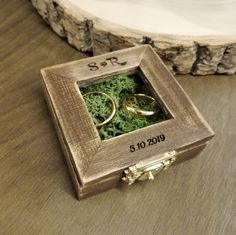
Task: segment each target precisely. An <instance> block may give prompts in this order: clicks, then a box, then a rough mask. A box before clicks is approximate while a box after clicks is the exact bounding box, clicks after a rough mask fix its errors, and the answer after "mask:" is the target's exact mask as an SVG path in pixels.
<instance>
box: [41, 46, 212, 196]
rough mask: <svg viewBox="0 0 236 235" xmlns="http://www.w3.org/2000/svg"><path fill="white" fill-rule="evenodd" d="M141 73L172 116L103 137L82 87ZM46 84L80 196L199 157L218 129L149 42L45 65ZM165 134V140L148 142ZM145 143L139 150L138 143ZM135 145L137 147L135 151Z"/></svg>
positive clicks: (49, 100)
mask: <svg viewBox="0 0 236 235" xmlns="http://www.w3.org/2000/svg"><path fill="white" fill-rule="evenodd" d="M135 72H139V73H140V74H142V76H143V79H144V80H145V81H146V83H147V84H148V86H150V89H151V90H152V93H153V96H154V97H156V98H157V99H158V100H159V101H160V102H161V104H162V107H163V110H164V111H165V112H166V113H167V114H168V115H169V119H168V120H166V121H163V122H161V123H157V124H154V125H151V126H148V127H145V128H142V129H139V130H136V131H133V132H130V133H127V134H123V135H121V136H119V137H115V138H111V139H109V140H105V141H102V140H101V138H100V136H99V134H98V131H97V129H96V127H95V125H94V123H93V121H92V119H91V117H90V114H89V112H88V110H87V107H86V104H85V102H84V100H83V96H82V95H81V92H80V89H79V87H80V86H87V85H90V84H93V83H98V82H100V81H103V80H106V79H110V78H111V77H112V76H114V75H117V74H133V73H135ZM42 75H43V86H44V91H45V95H46V98H47V102H48V105H49V107H50V110H51V113H52V116H53V119H54V122H55V124H56V129H57V132H58V136H59V139H60V142H61V145H62V147H63V149H64V154H65V157H66V160H67V163H68V166H69V170H70V173H71V176H72V179H73V182H74V185H75V188H76V191H77V194H78V198H79V199H81V198H85V197H87V196H90V195H94V194H96V193H99V192H102V191H105V190H107V189H110V188H112V187H115V186H118V185H120V184H121V183H123V184H124V183H125V182H123V181H122V180H121V178H123V180H124V181H126V182H128V183H129V184H132V183H133V182H135V181H137V180H139V179H153V175H154V174H155V173H157V172H159V171H160V170H163V169H166V168H167V166H168V165H170V164H171V163H172V162H174V160H175V162H174V164H175V163H178V162H181V161H184V160H187V159H189V158H192V157H194V156H196V155H197V154H198V153H199V152H200V151H201V150H202V149H203V148H204V147H205V146H206V144H207V143H208V141H209V140H210V139H211V138H212V137H213V135H214V133H213V131H212V129H211V128H210V126H209V125H208V124H207V122H206V121H205V120H204V118H203V117H202V115H201V114H200V113H199V111H198V110H197V108H196V107H195V106H194V104H193V103H192V102H191V100H190V99H189V97H188V96H187V95H186V94H185V92H184V91H183V89H182V88H181V86H180V85H179V84H178V82H177V81H176V79H175V78H174V77H173V76H172V74H171V73H170V72H169V71H168V69H167V68H166V66H165V65H164V64H163V62H162V61H161V60H160V58H159V57H158V55H157V54H156V53H155V52H154V51H153V49H152V48H151V47H150V46H140V47H134V48H129V49H125V50H120V51H116V52H112V53H108V54H104V55H101V56H97V57H92V58H86V59H83V60H79V61H74V62H70V63H66V64H63V65H57V66H53V67H49V68H45V69H43V70H42ZM159 135H164V136H165V138H164V141H159V142H157V143H156V144H152V145H148V142H149V140H150V139H152V138H155V137H157V136H159ZM142 142H145V147H144V148H140V149H138V147H137V146H138V144H139V143H142ZM131 146H134V147H135V148H136V151H131Z"/></svg>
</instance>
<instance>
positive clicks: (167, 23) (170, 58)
mask: <svg viewBox="0 0 236 235" xmlns="http://www.w3.org/2000/svg"><path fill="white" fill-rule="evenodd" d="M31 2H32V4H33V6H34V7H35V8H36V9H37V10H38V12H39V14H40V15H41V16H42V17H43V19H44V20H46V21H47V22H48V23H49V24H50V26H51V28H52V29H53V30H54V31H55V32H56V33H57V34H58V35H60V36H62V37H65V38H67V41H68V43H69V44H71V45H73V46H74V47H76V48H77V49H78V50H80V51H83V52H86V51H93V53H94V54H95V55H98V54H101V53H105V52H109V51H113V50H118V49H122V48H126V47H131V46H133V45H139V44H150V45H152V46H153V48H154V49H155V51H156V52H157V53H158V54H159V55H160V56H161V58H162V59H163V61H164V62H165V63H166V65H167V66H168V67H169V68H170V69H171V70H172V71H173V72H174V73H177V74H188V73H191V74H194V75H207V74H215V73H219V74H233V73H235V72H236V27H235V26H234V24H235V22H236V14H235V11H236V0H214V1H213V0H208V1H205V0H179V1H175V0H165V1H164V0H146V1H141V0H132V1H125V0H116V1H108V0H106V1H105V0H86V1H85V0H31Z"/></svg>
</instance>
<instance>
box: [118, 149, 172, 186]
mask: <svg viewBox="0 0 236 235" xmlns="http://www.w3.org/2000/svg"><path fill="white" fill-rule="evenodd" d="M175 160H176V151H174V150H173V151H170V152H166V153H163V154H161V155H158V156H155V157H153V158H151V159H149V160H146V161H140V162H138V163H137V164H135V165H134V166H130V167H129V168H128V169H126V170H125V171H124V174H125V176H124V177H122V178H121V179H122V180H123V181H125V182H126V183H127V184H128V185H131V184H133V183H134V182H135V181H136V180H153V179H154V176H155V175H156V174H157V173H158V172H160V171H163V170H166V169H167V168H168V167H169V166H170V165H171V164H172V163H173V162H174V161H175Z"/></svg>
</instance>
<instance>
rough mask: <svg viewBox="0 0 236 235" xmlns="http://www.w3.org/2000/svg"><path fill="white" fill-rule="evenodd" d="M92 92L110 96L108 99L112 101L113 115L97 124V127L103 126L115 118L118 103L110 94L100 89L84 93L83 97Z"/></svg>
mask: <svg viewBox="0 0 236 235" xmlns="http://www.w3.org/2000/svg"><path fill="white" fill-rule="evenodd" d="M91 94H95V95H96V94H97V95H103V96H105V97H106V98H108V100H109V101H110V102H111V103H112V112H111V115H110V116H109V117H108V118H107V119H106V120H105V121H103V122H101V123H99V124H97V125H96V127H97V128H98V127H102V126H104V125H106V124H107V123H109V122H110V121H111V120H112V119H113V117H114V116H115V114H116V104H115V102H114V100H113V99H112V98H111V97H110V96H109V95H108V94H106V93H104V92H99V91H93V92H88V93H86V94H84V95H83V97H85V96H88V95H91Z"/></svg>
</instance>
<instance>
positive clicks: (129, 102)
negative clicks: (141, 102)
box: [123, 94, 156, 116]
mask: <svg viewBox="0 0 236 235" xmlns="http://www.w3.org/2000/svg"><path fill="white" fill-rule="evenodd" d="M133 98H144V99H147V100H149V101H150V102H156V100H155V99H154V98H153V97H151V96H149V95H145V94H132V95H129V96H127V97H126V98H125V99H124V101H123V107H124V108H126V110H128V111H129V112H131V113H134V114H137V115H140V116H152V115H154V114H155V113H156V111H154V110H150V111H148V110H142V109H140V108H137V107H135V105H134V104H133V103H132V99H133Z"/></svg>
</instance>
